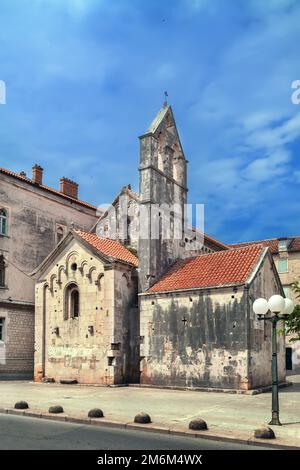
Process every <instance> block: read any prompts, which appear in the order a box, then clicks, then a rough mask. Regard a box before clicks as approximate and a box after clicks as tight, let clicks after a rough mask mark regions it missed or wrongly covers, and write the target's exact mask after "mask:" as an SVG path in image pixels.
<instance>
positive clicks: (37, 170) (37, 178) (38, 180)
mask: <svg viewBox="0 0 300 470" xmlns="http://www.w3.org/2000/svg"><path fill="white" fill-rule="evenodd" d="M43 171H44V170H43V168H42V167H41V166H40V165H37V164H35V165H34V166H33V167H32V181H33V182H34V183H35V184H43Z"/></svg>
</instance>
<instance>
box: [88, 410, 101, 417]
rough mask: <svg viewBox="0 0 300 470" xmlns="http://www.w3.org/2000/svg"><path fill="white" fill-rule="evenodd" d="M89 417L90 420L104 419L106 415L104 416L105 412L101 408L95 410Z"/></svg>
mask: <svg viewBox="0 0 300 470" xmlns="http://www.w3.org/2000/svg"><path fill="white" fill-rule="evenodd" d="M88 417H89V418H103V417H104V414H103V411H102V410H100V408H93V409H92V410H90V411H89V413H88Z"/></svg>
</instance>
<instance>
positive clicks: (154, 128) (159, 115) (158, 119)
mask: <svg viewBox="0 0 300 470" xmlns="http://www.w3.org/2000/svg"><path fill="white" fill-rule="evenodd" d="M169 110H171V112H172V109H171V106H169V105H168V103H167V102H166V101H165V102H164V104H163V106H162V107H161V108H160V110H159V111H158V113H157V115H156V116H155V118H154V119H153V121H152V123H151V125H150V127H149V128H148V130H147V134H148V133H151V134H154V133H155V132H156V131H157V129H158V127H159V126H160V124H161V123H162V121H163V120H164V117H165V116H166V114H167V112H168V111H169ZM172 114H173V113H172Z"/></svg>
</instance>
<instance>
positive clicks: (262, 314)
mask: <svg viewBox="0 0 300 470" xmlns="http://www.w3.org/2000/svg"><path fill="white" fill-rule="evenodd" d="M293 310H294V304H293V302H292V300H291V299H284V298H283V297H281V295H272V297H271V298H270V299H269V300H268V301H267V300H266V299H256V300H255V302H254V303H253V311H254V313H256V315H257V319H258V320H262V321H270V322H272V419H271V421H270V423H269V424H273V425H274V424H276V425H278V426H281V422H280V420H279V399H278V368H277V323H278V322H279V321H286V320H287V315H290V314H291V313H292V312H293ZM268 311H270V312H271V313H272V314H273V315H271V316H266V314H267V313H268Z"/></svg>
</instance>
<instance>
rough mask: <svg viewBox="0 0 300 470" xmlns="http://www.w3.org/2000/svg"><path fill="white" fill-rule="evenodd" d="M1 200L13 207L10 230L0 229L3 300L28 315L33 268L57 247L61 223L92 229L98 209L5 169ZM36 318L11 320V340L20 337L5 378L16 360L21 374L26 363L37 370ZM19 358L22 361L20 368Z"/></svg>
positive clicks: (1, 372) (0, 180)
mask: <svg viewBox="0 0 300 470" xmlns="http://www.w3.org/2000/svg"><path fill="white" fill-rule="evenodd" d="M0 201H1V202H0V206H1V208H4V209H6V211H7V212H8V233H7V236H1V235H0V255H1V254H3V255H4V258H5V264H6V271H5V278H6V279H5V284H6V285H5V287H1V288H0V301H7V300H8V299H9V303H10V304H11V305H13V308H14V312H15V313H14V315H15V317H13V318H19V317H20V318H22V319H23V316H24V315H25V314H24V311H23V310H22V309H23V304H25V305H27V307H28V308H29V307H30V308H31V310H33V309H34V284H35V280H34V279H33V278H32V277H30V275H29V274H30V273H31V272H32V271H33V270H34V269H35V268H36V267H37V266H38V265H39V264H40V263H41V262H42V261H43V260H44V258H45V257H46V256H47V255H48V254H49V253H50V252H51V251H52V249H53V248H54V247H55V245H56V243H57V228H58V227H63V229H64V230H65V233H66V232H67V230H68V227H69V226H70V224H71V223H72V222H73V223H74V224H75V226H77V227H80V228H82V229H85V230H89V228H90V227H91V226H92V225H93V223H95V221H96V211H95V210H93V209H89V208H86V207H83V206H81V205H79V204H77V203H76V202H71V201H68V200H66V199H63V198H61V197H60V196H59V195H57V196H56V195H54V194H50V193H47V192H46V191H44V190H42V189H40V188H39V187H38V186H31V185H28V184H26V182H22V181H18V180H16V179H14V178H11V177H9V176H5V175H3V174H0ZM20 304H21V305H20ZM5 312H6V309H5V308H4V310H3V309H2V307H0V317H1V316H2V315H4V314H5ZM16 312H19V313H18V314H17V313H16ZM26 318H27V317H26ZM32 321H33V320H32V316H31V315H29V317H28V322H29V323H30V322H31V323H30V324H31V326H28V327H26V328H23V324H22V322H23V320H22V321H20V322H18V321H17V322H16V324H15V326H14V327H13V321H8V322H7V328H6V331H7V335H6V338H7V339H6V340H5V343H6V341H8V338H13V337H15V338H16V341H15V342H14V343H10V345H9V344H5V349H6V350H9V351H10V353H9V354H10V360H9V363H10V365H9V364H8V363H7V366H4V365H3V366H2V367H1V369H0V378H2V377H3V378H4V373H10V371H11V370H12V369H11V365H12V364H15V366H14V370H15V372H16V377H17V373H18V371H19V372H20V373H21V374H23V372H24V368H25V369H26V368H27V370H30V369H31V374H33V335H34V328H33V323H32ZM26 322H27V320H26ZM18 326H19V327H20V329H19V330H18ZM10 328H12V330H10ZM20 337H21V338H22V343H23V342H24V344H26V345H27V346H26V348H28V351H30V355H31V358H30V360H29V362H28V364H29V363H30V364H31V366H30V367H29V366H27V365H24V366H23V365H22V364H21V362H20V360H19V358H20V357H21V356H20V350H19V346H18V345H19V344H20V343H19V341H18V339H19V338H20ZM14 348H15V355H14ZM17 364H20V369H18V367H17ZM26 364H27V363H26ZM28 367H29V369H28Z"/></svg>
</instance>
